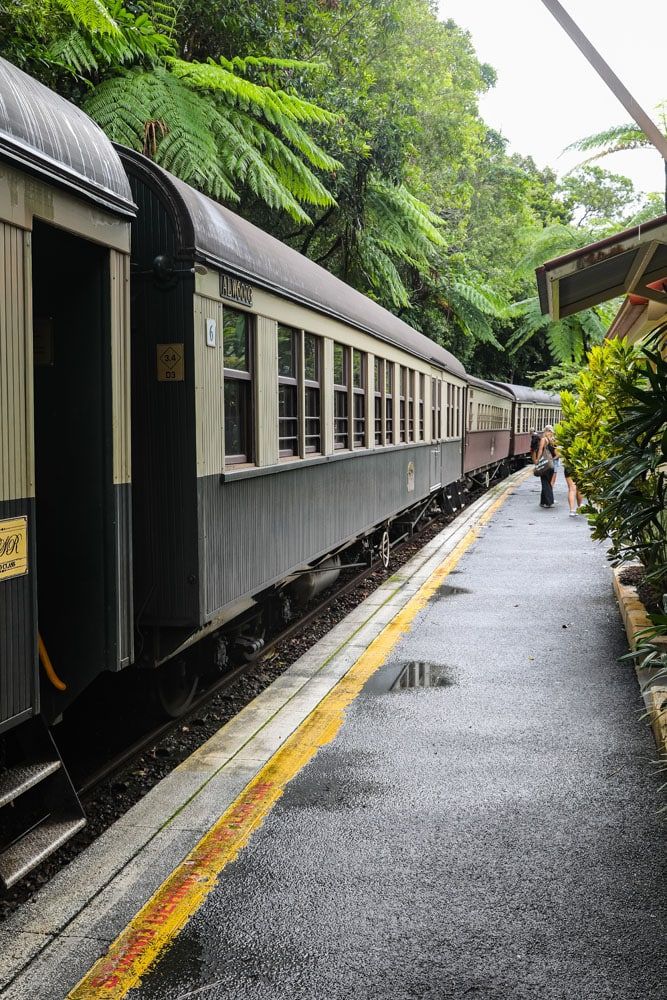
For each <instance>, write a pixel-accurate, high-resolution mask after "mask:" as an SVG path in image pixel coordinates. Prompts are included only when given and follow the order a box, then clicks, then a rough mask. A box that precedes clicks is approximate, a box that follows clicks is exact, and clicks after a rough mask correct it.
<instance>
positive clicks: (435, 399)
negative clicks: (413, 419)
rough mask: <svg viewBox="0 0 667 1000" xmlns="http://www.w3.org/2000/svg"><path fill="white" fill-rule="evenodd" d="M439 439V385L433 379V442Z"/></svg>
mask: <svg viewBox="0 0 667 1000" xmlns="http://www.w3.org/2000/svg"><path fill="white" fill-rule="evenodd" d="M437 437H438V383H437V381H436V380H435V379H434V378H432V379H431V440H432V441H435V440H437Z"/></svg>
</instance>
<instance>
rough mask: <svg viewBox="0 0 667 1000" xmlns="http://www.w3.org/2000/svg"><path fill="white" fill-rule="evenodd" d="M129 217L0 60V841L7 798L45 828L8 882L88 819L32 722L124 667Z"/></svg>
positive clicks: (81, 143)
mask: <svg viewBox="0 0 667 1000" xmlns="http://www.w3.org/2000/svg"><path fill="white" fill-rule="evenodd" d="M133 214H134V205H133V203H132V196H131V192H130V188H129V184H128V181H127V177H126V176H125V173H124V171H123V169H122V166H121V163H120V160H119V157H118V156H117V154H116V153H115V151H114V149H113V147H112V146H111V144H110V143H109V141H108V140H107V139H106V137H105V136H104V134H103V133H102V131H101V130H100V129H99V128H97V126H96V125H95V124H94V123H93V122H91V121H90V119H89V118H87V116H86V115H84V114H83V113H82V112H81V111H79V110H77V109H76V108H74V107H73V106H72V105H71V104H69V103H68V102H67V101H64V100H62V99H61V98H59V97H58V96H56V95H55V94H53V93H52V92H51V91H49V90H47V89H46V88H45V87H43V86H41V84H39V83H37V82H36V81H34V80H32V79H31V78H30V77H28V76H26V75H25V74H24V73H22V72H20V71H19V70H17V69H16V68H15V67H13V66H11V65H10V64H9V63H7V62H5V61H4V60H0V739H1V740H2V764H3V768H2V771H1V773H0V837H1V838H2V841H0V844H1V843H5V844H6V843H8V842H10V841H11V840H13V839H15V837H16V836H18V834H19V833H20V830H16V829H14V828H13V826H12V821H11V817H12V816H13V815H15V814H17V815H18V814H19V813H20V812H21V810H20V809H19V810H17V809H15V808H14V803H17V802H18V800H19V799H21V800H22V801H23V802H25V800H26V797H27V799H30V798H31V797H32V799H33V800H34V801H33V802H32V804H31V808H29V809H28V812H29V813H30V814H31V815H32V816H33V821H35V818H37V819H39V818H43V819H46V818H47V817H49V816H50V818H49V821H48V822H46V823H45V824H43V825H42V826H41V827H40V826H38V827H36V828H35V830H33V833H32V835H31V837H30V838H29V844H28V843H25V842H24V843H22V842H20V841H19V842H18V844H15V845H14V847H13V848H11V849H10V850H9V851H7V852H5V853H4V854H2V855H0V877H1V878H2V879H3V880H4V881H5V883H6V884H11V883H12V882H13V881H15V880H16V879H17V878H18V877H20V875H21V874H22V873H23V871H24V870H25V868H26V866H27V865H28V866H29V865H30V861H31V857H32V856H33V855H34V854H35V853H37V854H40V853H48V852H49V851H50V850H51V849H53V847H54V846H57V845H58V844H59V843H60V842H62V841H64V840H65V839H67V837H68V836H69V835H71V833H72V832H74V831H75V830H76V829H78V827H79V826H80V825H82V823H83V819H82V814H81V810H80V807H79V805H78V802H77V801H76V797H75V796H74V795H73V792H72V789H71V786H69V784H68V779H67V777H66V775H65V773H64V769H63V768H62V767H61V766H60V761H59V759H58V755H57V752H56V751H55V748H54V746H53V744H52V741H51V739H50V736H49V734H48V731H47V730H46V728H45V727H44V726H43V724H42V723H41V721H40V720H41V719H42V718H44V719H46V720H47V721H52V720H53V719H54V718H55V717H56V716H57V715H58V714H59V713H60V712H61V711H62V708H63V707H64V706H65V705H66V704H67V703H68V702H69V701H71V700H72V699H73V698H75V697H76V695H77V694H78V693H79V692H80V691H81V690H82V689H83V688H84V687H85V686H86V685H87V684H88V683H89V682H90V681H91V680H92V679H93V677H94V676H96V675H97V674H99V673H100V671H102V670H105V669H106V670H117V669H119V668H120V667H122V666H124V665H126V664H128V663H129V662H130V661H131V660H132V658H133V648H132V643H133V624H132V592H131V517H130V503H131V498H130V428H129V387H130V369H129V357H130V354H129V308H128V280H129V250H130V218H131V217H132V216H133ZM38 636H40V637H41V640H42V643H41V649H42V661H43V663H44V666H45V670H46V671H47V672H48V676H47V675H46V674H44V675H42V676H43V677H44V680H45V683H43V684H42V685H41V691H40V674H39V672H38V655H37V650H38ZM40 713H41V716H40ZM3 733H4V734H8V735H5V736H4V737H3V736H2V734H3Z"/></svg>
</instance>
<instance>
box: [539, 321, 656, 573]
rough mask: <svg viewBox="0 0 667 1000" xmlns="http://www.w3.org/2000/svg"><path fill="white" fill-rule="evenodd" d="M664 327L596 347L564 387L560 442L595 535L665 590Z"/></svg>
mask: <svg viewBox="0 0 667 1000" xmlns="http://www.w3.org/2000/svg"><path fill="white" fill-rule="evenodd" d="M666 334H667V326H665V327H662V328H660V329H658V330H656V331H655V333H654V334H653V335H652V337H651V338H650V340H649V341H648V342H647V343H646V344H645V345H644V346H642V347H632V346H630V345H628V344H626V343H624V342H623V341H617V340H612V341H606V342H605V343H604V344H601V345H600V346H598V347H594V348H593V349H592V351H591V353H590V355H589V366H588V368H587V369H585V370H584V371H582V372H581V373H580V375H579V376H578V377H577V380H576V394H575V393H568V392H564V393H563V394H562V397H561V399H562V403H563V421H562V423H561V424H559V425H558V428H557V434H558V442H559V445H560V448H561V451H562V454H563V457H564V459H565V463H566V465H568V466H569V467H570V468H571V469H572V470H573V475H574V478H575V480H576V482H577V484H578V485H579V488H580V489H581V491H582V493H583V494H584V496H585V497H586V500H587V505H586V508H585V512H586V513H587V515H588V519H589V522H590V524H591V527H592V532H593V537H594V538H598V539H604V538H609V539H610V540H611V547H610V550H609V558H610V559H611V560H612V561H613V562H614V563H618V562H622V561H626V560H628V559H638V560H639V561H640V562H641V563H643V565H644V566H645V567H646V579H647V580H650V581H651V582H652V584H653V586H654V588H655V589H657V590H658V591H659V592H665V590H667V538H666V530H665V529H666V527H667V518H666V515H665V498H666V494H667V480H666V475H665V463H667V362H666V361H665V360H664V359H663V357H662V353H661V345H662V343H663V341H664V338H665V335H666Z"/></svg>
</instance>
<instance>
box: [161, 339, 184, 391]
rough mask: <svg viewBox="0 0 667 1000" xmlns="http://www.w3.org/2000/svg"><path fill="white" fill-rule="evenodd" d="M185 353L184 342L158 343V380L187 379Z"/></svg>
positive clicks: (175, 380)
mask: <svg viewBox="0 0 667 1000" xmlns="http://www.w3.org/2000/svg"><path fill="white" fill-rule="evenodd" d="M183 354H184V350H183V344H158V345H157V380H158V382H183V380H184V379H185V367H184V365H183Z"/></svg>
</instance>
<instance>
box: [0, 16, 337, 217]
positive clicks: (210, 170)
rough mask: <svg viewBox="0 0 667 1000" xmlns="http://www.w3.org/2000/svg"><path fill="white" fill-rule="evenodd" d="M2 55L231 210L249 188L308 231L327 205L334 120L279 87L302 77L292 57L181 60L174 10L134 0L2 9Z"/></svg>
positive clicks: (306, 66) (302, 69) (333, 163)
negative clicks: (325, 176) (323, 137)
mask: <svg viewBox="0 0 667 1000" xmlns="http://www.w3.org/2000/svg"><path fill="white" fill-rule="evenodd" d="M5 14H6V22H7V27H8V28H12V29H13V30H12V31H9V32H8V33H7V35H6V40H5V42H4V43H0V53H3V54H6V55H7V56H8V58H13V59H14V61H15V62H17V63H18V64H19V65H22V66H24V67H25V68H26V69H28V70H29V71H31V72H33V73H34V74H35V75H37V76H39V77H40V78H41V79H43V80H44V82H47V83H48V84H49V85H51V86H54V85H57V84H60V86H58V87H57V89H59V90H60V91H61V92H66V93H67V94H68V96H69V97H70V98H72V99H74V100H76V102H77V103H79V104H80V105H81V106H82V107H83V109H84V110H85V111H86V112H87V113H88V114H89V115H90V116H91V117H92V118H94V119H95V120H96V121H97V122H98V123H99V124H100V125H101V126H102V128H103V129H104V130H105V132H106V133H107V135H108V136H109V137H110V138H111V139H113V140H115V141H117V142H120V143H123V144H124V145H127V146H130V147H132V148H134V149H138V150H141V151H143V152H144V153H146V154H147V155H149V156H151V157H152V158H153V159H155V160H156V162H158V163H160V164H161V165H162V166H164V167H165V168H166V169H168V170H170V171H171V172H172V173H174V174H176V175H177V176H179V177H181V178H182V179H183V180H185V181H187V182H188V183H190V184H192V185H193V186H195V187H197V188H199V189H200V190H202V191H204V192H206V193H207V194H210V195H212V196H213V197H215V198H219V199H224V200H225V201H227V202H230V203H237V204H238V203H240V200H241V192H242V191H243V190H244V189H246V190H247V191H249V192H250V193H251V194H252V195H253V196H255V197H257V198H259V199H261V200H262V201H264V202H265V203H266V204H267V205H268V206H269V207H270V208H271V209H281V210H283V211H285V212H286V213H288V214H289V215H290V216H291V217H292V218H293V219H296V220H298V221H300V222H309V221H310V217H309V215H308V212H307V211H306V208H305V207H304V206H319V207H329V206H331V205H333V204H334V198H333V195H332V194H331V193H330V191H329V190H328V189H327V187H326V186H325V184H324V183H323V181H322V180H321V179H320V177H319V176H318V172H322V171H324V172H327V173H331V172H332V171H334V170H335V169H337V168H338V166H339V163H338V161H337V160H336V159H335V158H334V157H333V156H331V155H330V154H329V153H327V152H326V151H325V150H324V148H323V146H322V145H321V144H320V143H319V142H318V141H317V139H316V138H315V137H314V132H315V130H317V129H321V128H325V127H326V128H332V127H333V126H334V124H335V121H336V118H335V116H334V115H333V114H331V113H330V112H328V111H326V110H324V109H323V108H322V107H320V106H318V105H316V104H314V103H313V102H311V101H308V100H306V99H304V98H303V97H300V96H298V95H297V94H296V93H295V92H294V90H293V88H289V89H285V88H284V87H283V86H282V85H281V84H282V82H283V78H284V77H285V75H288V74H291V73H294V72H296V71H298V72H299V73H300V74H304V73H307V72H309V71H310V70H311V68H312V67H311V66H310V65H309V64H307V63H304V62H302V61H298V60H281V59H272V58H260V57H248V58H247V59H238V58H237V59H232V60H228V59H226V58H225V57H223V56H219V57H218V58H217V59H216V58H209V59H207V60H206V61H205V62H196V61H187V60H185V59H183V58H181V54H180V50H179V40H178V36H177V11H176V8H174V7H173V6H172V5H170V4H166V3H161V2H158V0H154V2H150V0H139V2H138V3H134V4H132V6H131V8H130V7H129V6H127V7H126V6H125V5H124V4H123V2H122V0H47V3H46V5H45V6H43V7H41V6H37V5H36V4H33V2H32V0H29V2H28V3H27V4H26V5H23V4H15V5H14V6H13V7H12V8H11V9H10V10H9V12H8V13H7V12H5Z"/></svg>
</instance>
